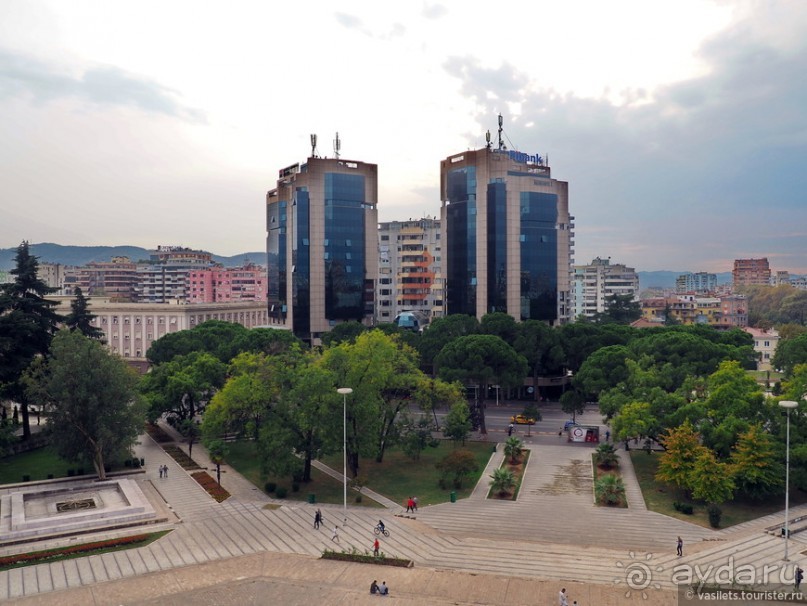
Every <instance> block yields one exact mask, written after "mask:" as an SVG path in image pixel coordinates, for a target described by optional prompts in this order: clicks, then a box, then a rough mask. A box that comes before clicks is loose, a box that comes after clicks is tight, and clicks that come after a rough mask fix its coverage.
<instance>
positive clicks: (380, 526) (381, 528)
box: [376, 520, 384, 532]
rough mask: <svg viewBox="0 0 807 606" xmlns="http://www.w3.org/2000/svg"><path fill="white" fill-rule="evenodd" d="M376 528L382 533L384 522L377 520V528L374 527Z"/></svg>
mask: <svg viewBox="0 0 807 606" xmlns="http://www.w3.org/2000/svg"><path fill="white" fill-rule="evenodd" d="M376 528H378V530H379V531H381V532H384V522H382V521H381V520H378V526H376Z"/></svg>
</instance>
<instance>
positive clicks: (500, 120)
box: [499, 114, 507, 150]
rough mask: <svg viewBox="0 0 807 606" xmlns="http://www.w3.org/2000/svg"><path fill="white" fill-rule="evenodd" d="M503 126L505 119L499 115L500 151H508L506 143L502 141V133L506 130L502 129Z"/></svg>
mask: <svg viewBox="0 0 807 606" xmlns="http://www.w3.org/2000/svg"><path fill="white" fill-rule="evenodd" d="M503 124H504V118H502V115H501V114H499V150H503V149H507V146H506V145H505V144H504V141H502V131H503V130H504V129H503V128H502V125H503Z"/></svg>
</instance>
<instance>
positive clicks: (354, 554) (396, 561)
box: [322, 548, 415, 568]
mask: <svg viewBox="0 0 807 606" xmlns="http://www.w3.org/2000/svg"><path fill="white" fill-rule="evenodd" d="M322 559H323V560H341V561H343V562H358V563H359V564H378V565H379V566H398V567H399V568H412V566H414V565H415V563H414V562H413V561H412V560H405V559H403V558H391V557H387V556H386V555H384V553H383V552H382V553H381V555H379V556H377V557H376V556H374V555H373V554H371V553H370V552H369V551H365V552H364V553H359V552H358V551H357V550H356V549H355V548H354V549H353V551H331V550H330V549H326V550H325V551H323V552H322Z"/></svg>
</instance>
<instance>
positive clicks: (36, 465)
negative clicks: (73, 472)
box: [0, 446, 94, 484]
mask: <svg viewBox="0 0 807 606" xmlns="http://www.w3.org/2000/svg"><path fill="white" fill-rule="evenodd" d="M77 468H78V464H76V463H70V462H68V461H65V460H64V459H60V458H59V456H58V455H57V454H56V452H55V451H54V450H53V448H52V447H50V446H45V447H43V448H37V449H36V450H30V451H28V452H24V453H22V454H18V455H12V456H10V457H5V458H3V459H0V484H13V483H15V482H22V477H23V476H25V475H27V476H30V479H31V480H32V481H33V480H45V479H47V477H48V474H53V477H54V478H62V477H66V476H67V470H68V469H77ZM93 471H94V470H93V469H92V466H85V467H84V473H93Z"/></svg>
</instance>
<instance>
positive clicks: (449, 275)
mask: <svg viewBox="0 0 807 606" xmlns="http://www.w3.org/2000/svg"><path fill="white" fill-rule="evenodd" d="M440 193H441V200H442V208H441V219H442V223H441V224H442V229H443V235H442V238H443V261H444V262H443V275H444V277H445V292H446V297H445V301H446V313H447V314H454V313H460V314H467V315H473V316H476V317H477V318H481V317H482V316H484V315H485V314H487V313H491V312H505V313H507V314H510V315H511V316H513V318H515V319H516V320H544V321H547V322H550V323H552V324H561V323H564V322H567V321H569V320H570V319H571V311H572V310H571V301H570V297H569V294H570V276H571V267H572V262H573V260H572V246H573V232H572V229H573V228H574V224H573V223H572V221H573V219H574V217H571V216H570V215H569V200H568V183H566V182H565V181H558V180H556V179H553V178H552V177H551V173H550V169H549V166H547V165H546V164H545V163H544V161H543V159H542V158H541V157H540V156H530V155H528V154H524V153H521V152H516V151H510V150H499V149H490V148H484V149H479V150H475V151H468V152H463V153H461V154H456V155H453V156H449V157H448V158H446V159H445V160H443V161H442V162H441V163H440Z"/></svg>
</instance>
